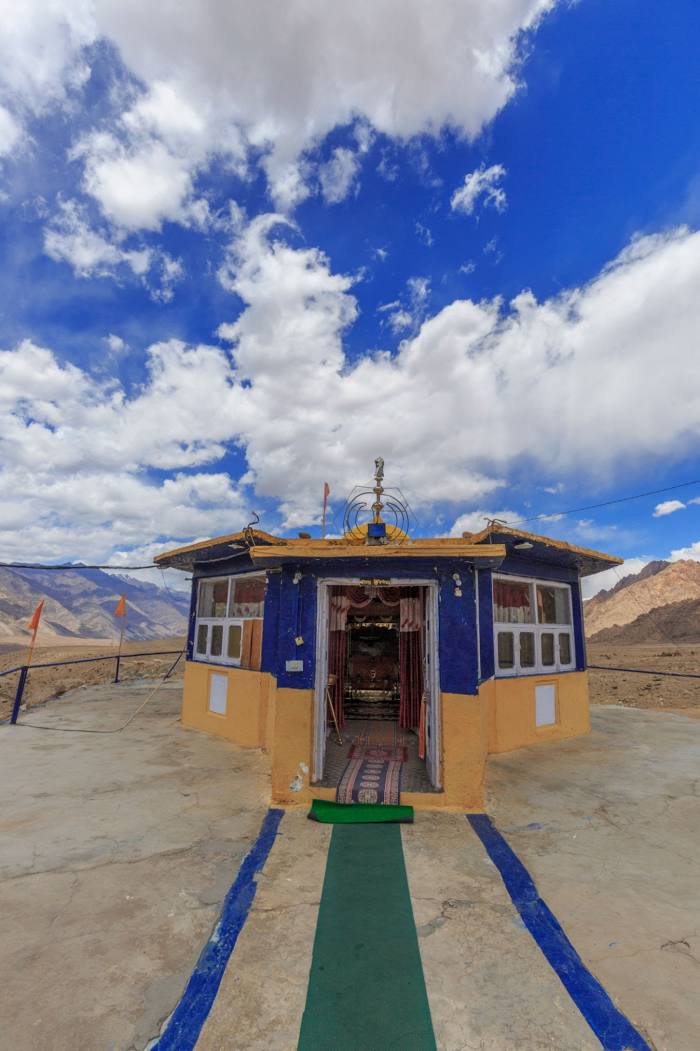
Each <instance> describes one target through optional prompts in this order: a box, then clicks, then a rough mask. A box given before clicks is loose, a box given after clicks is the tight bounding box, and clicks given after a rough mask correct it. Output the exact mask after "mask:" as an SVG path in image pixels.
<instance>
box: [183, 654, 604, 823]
mask: <svg viewBox="0 0 700 1051" xmlns="http://www.w3.org/2000/svg"><path fill="white" fill-rule="evenodd" d="M212 674H220V675H226V676H227V678H228V696H227V713H226V715H225V716H222V715H216V714H214V713H212V712H210V711H209V710H208V701H209V680H210V677H211V675H212ZM541 683H554V684H555V685H556V687H557V700H556V705H557V722H556V724H554V725H553V726H546V727H537V726H535V686H537V685H538V684H541ZM441 702H442V742H441V749H442V781H443V791H442V792H439V793H433V792H425V793H420V792H403V793H402V800H403V801H404V802H405V803H408V804H411V805H413V806H415V807H416V808H417V809H418V810H453V811H480V810H482V809H483V805H484V800H483V785H484V773H485V766H486V756H487V754H488V753H489V752H509V751H512V750H513V749H515V748H521V747H523V746H524V745H529V744H534V743H535V742H537V741H554V740H562V739H564V738H567V737H575V736H577V735H579V734H584V733H587V732H588V731H589V730H590V721H589V712H588V680H587V676H586V673H585V672H571V673H569V674H565V675H542V676H539V675H537V676H531V677H523V678H514V679H491V680H489V681H488V682H486V683H482V684H481V686H480V688H479V694H478V696H470V695H467V694H457V693H443V694H442V695H441ZM313 718H314V692H313V690H295V689H278V688H277V686H276V682H275V679H274V678H273V676H271V675H269V674H267V673H263V672H256V671H248V670H245V669H242V668H228V667H222V666H216V665H211V664H200V663H198V662H194V661H188V662H187V663H186V665H185V682H184V691H183V705H182V721H183V723H184V724H185V725H186V726H192V727H194V728H196V729H198V730H205V731H206V732H207V733H212V734H216V735H217V736H219V737H224V738H226V739H227V740H229V741H233V742H235V743H236V744H238V745H243V746H244V747H248V748H256V747H260V748H265V749H266V750H267V751H268V752H269V753H270V756H271V767H272V784H271V801H272V802H273V803H275V804H282V805H287V806H293V805H295V804H301V805H304V806H307V805H308V804H309V802H310V801H311V800H312V799H314V798H320V799H333V798H335V789H334V788H315V787H312V786H311V784H310V771H311V767H312V748H313ZM302 763H303V764H305V765H306V767H308V771H307V772H304V771H302V770H301V769H300V764H302ZM299 775H300V776H301V781H302V784H301V788H300V790H298V791H297V790H295V788H293V787H292V785H293V784H294V782H295V779H296V778H297V776H299Z"/></svg>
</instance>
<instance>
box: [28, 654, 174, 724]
mask: <svg viewBox="0 0 700 1051" xmlns="http://www.w3.org/2000/svg"><path fill="white" fill-rule="evenodd" d="M186 649H187V644H185V645H184V646H183V648H182V650H181V652H180V654H179V655H178V658H177V660H176V661H175V663H174V664H173V665H172V666H171V667H170V668H168V670H167V672H166V673H165V675H164V676H163V677H162V679H159V680H158V682H157V683H156V685H155V686H154V687H153V689H152V690H151V692H150V693H149V694H148V696H147V697H146V699H145V701H143V702H142V703H141V704H140V705H139V706H138V708H137V709H136V711H135V712H133V713H132V714H131V715H130V716H129V718H128V719H127V720H126V722H125V723H122V725H121V726H115V727H113V728H112V729H111V730H95V729H91V728H89V727H83V726H45V725H42V724H41V723H26V722H24V720H22V722H21V723H18V725H19V726H29V727H30V728H31V729H32V730H56V731H57V732H60V733H73V734H118V733H121V732H122V730H126V728H127V726H129V725H130V723H133V721H134V719H135V718H136V716H137V715H138V714H139V712H142V711H143V709H144V708H145V707H146V705H147V704H148V702H149V701H150V700H151V698H153V697H155V695H156V693H157V692H158V690H159V689H160V688H161V686H162V685H163V683H164V682H166V680H167V679H169V678H170V676H171V675H172V673H173V672H174V671H175V668H176V667H177V665H178V663H179V662H180V660H181V658H182V656H183V654H184V653H185V651H186Z"/></svg>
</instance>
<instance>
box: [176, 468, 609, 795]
mask: <svg viewBox="0 0 700 1051" xmlns="http://www.w3.org/2000/svg"><path fill="white" fill-rule="evenodd" d="M376 469H377V474H376V476H375V485H374V486H373V487H372V488H370V489H368V490H366V491H365V494H364V495H366V497H367V499H365V500H363V493H362V492H361V493H360V494H359V495H358V494H356V495H355V497H353V499H352V500H351V501H349V504H348V509H347V512H346V521H345V526H346V528H345V532H344V535H343V536H342V537H340V538H339V539H311V538H308V537H306V536H303V537H299V538H290V537H278V536H272V535H271V534H269V533H266V532H263V531H262V530H258V529H253V528H251V527H248V528H247V529H245V530H243V531H241V532H237V533H233V534H231V535H229V536H221V537H215V538H214V539H212V540H206V541H202V542H199V543H195V544H189V545H187V546H186V547H181V548H178V549H176V550H173V551H168V552H166V553H164V554H162V555H159V556H157V558H156V562H157V564H158V565H160V566H163V567H173V568H176V569H182V570H186V571H189V572H191V573H192V603H191V610H190V620H189V633H188V639H187V660H186V665H185V679H184V693H183V706H182V720H183V723H184V724H185V725H187V726H191V727H195V728H197V729H199V730H204V731H206V732H208V733H212V734H216V735H217V736H220V737H224V738H226V739H228V740H230V741H234V742H236V743H237V744H239V745H243V746H247V747H252V748H262V749H264V751H265V752H266V753H267V754H268V756H269V759H270V768H271V802H272V803H274V804H291V803H298V802H305V803H306V802H309V801H310V800H311V799H313V798H325V799H336V798H339V799H340V800H341V801H350V799H351V798H352V799H353V800H355V801H357V800H358V799H359V801H363V800H364V799H365V798H366V799H367V801H370V800H371V799H372V798H373V796H372V791H371V789H367V787H366V785H365V788H364V789H362V791H363V792H364V793H365V795H364V796H363V795H362V792H361V793H360V795H359V796H358V795H357V794H356V793H355V794H354V795H348V798H347V800H345V799H344V797H342V796H341V792H344V791H346V790H347V792H348V793H351V792H352V791H353V777H354V774H353V775H352V776H351V774H352V770H353V762H352V760H353V754H354V750H356V749H357V747H358V743H359V744H363V745H365V746H372V745H377V746H378V747H380V753H378V754H383V753H381V748H384V749H385V750H387V749H388V751H387V752H386V754H387V755H389V757H390V758H392V757H393V758H396V757H397V756H399V757H400V758H401V760H402V762H401V766H400V778H399V788H400V793H401V801H402V802H405V803H410V804H413V805H414V806H415V807H417V808H422V809H452V810H462V811H464V810H467V811H469V810H481V809H482V808H483V784H484V772H485V765H486V757H487V755H488V754H489V753H494V752H507V751H510V750H512V749H515V748H520V747H522V746H524V745H531V744H535V743H537V742H548V741H558V740H562V739H564V738H568V737H575V736H577V735H579V734H585V733H587V732H588V730H589V711H588V683H587V675H586V648H585V638H584V628H583V611H582V602H581V586H580V585H581V578H582V577H584V576H587V575H589V574H592V573H598V572H600V571H601V570H603V569H607V568H609V567H610V566H612V565H618V564H620V563H621V561H622V560H621V559H618V558H615V557H613V556H611V555H605V554H601V553H599V552H596V551H589V550H587V549H585V548H581V547H576V546H574V545H572V544H568V543H565V542H562V541H558V540H552V539H548V538H547V537H543V536H538V535H535V534H533V533H527V532H524V531H522V530H519V529H515V528H512V527H510V526H508V525H505V524H502V523H498V522H493V523H489V525H488V527H487V528H485V529H484V530H483V531H481V532H479V533H475V534H464V535H463V536H462V537H461V538H458V539H454V538H414V537H412V536H411V535H410V530H409V529H407V528H406V521H405V520H404V519H403V518H402V508H403V504H402V501H401V499H400V497H399V496H397V495H396V491H392V490H387V489H385V488H384V486H383V462H382V461H381V460H378V461H377V464H376ZM372 497H373V498H374V502H373V503H372V504H371V505H370V504H369V499H370V498H372ZM363 510H366V512H367V514H366V515H365V518H366V519H367V521H364V522H363V521H361V519H362V517H363V516H362V513H361V512H362V511H363ZM389 519H393V521H389ZM365 753H366V748H365ZM389 765H391V766H395V765H396V764H389ZM374 772H375V771H374V770H372V769H370V771H369V773H370V774H374ZM397 778H398V774H397ZM371 783H372V778H370V784H371ZM363 784H364V782H363ZM368 793H369V794H368ZM379 801H381V799H380V800H379Z"/></svg>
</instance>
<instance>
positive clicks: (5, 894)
mask: <svg viewBox="0 0 700 1051" xmlns="http://www.w3.org/2000/svg"><path fill="white" fill-rule="evenodd" d="M150 689H151V686H150V685H149V686H143V685H142V686H139V685H134V684H131V683H129V684H128V685H127V686H118V687H114V686H104V687H88V688H85V689H81V690H77V691H74V692H73V693H72V694H70V695H68V694H66V695H65V696H64V697H63V698H61V699H60V700H59V701H55V702H51V703H49V704H47V705H45V706H42V707H40V708H35V709H33V710H32V711H31V712H29V713H27V714H26V715H23V716H22V718H25V719H26V721H27V722H33V723H45V724H47V725H51V726H59V725H61V726H73V727H83V728H87V727H99V728H101V729H106V728H109V727H113V726H118V725H120V724H121V723H122V722H123V721H124V720H125V719H126V718H127V717H128V716H129V715H130V714H131V712H133V711H134V710H135V709H136V708H137V707H138V705H139V704H140V703H141V701H142V700H143V699H144V698H145V696H146V693H147V692H148V691H149V690H150ZM181 693H182V686H181V684H172V685H168V686H166V687H164V688H163V689H162V690H161V691H159V692H158V694H156V696H155V697H154V698H153V700H152V701H150V702H149V704H148V705H147V706H146V708H145V709H144V711H143V712H142V713H141V714H140V715H139V716H138V717H137V718H136V719H135V721H134V722H133V723H132V724H131V725H130V726H129V727H128V728H127V729H126V730H125V731H124V732H123V733H119V734H114V735H99V736H98V735H95V734H83V733H61V732H55V731H50V730H36V729H30V728H29V727H26V726H24V727H23V726H21V725H19V726H17V727H10V726H1V727H0V786H1V792H2V811H1V820H0V831H1V832H2V853H1V858H0V989H2V1027H1V1029H0V1047H2V1048H3V1049H5V1048H7V1049H8V1051H9V1049H12V1051H34V1049H36V1048H41V1049H42V1051H78V1049H80V1051H83V1049H85V1051H92V1049H99V1051H128V1049H130V1048H137V1049H141V1048H144V1047H145V1046H146V1045H147V1044H148V1042H149V1041H150V1039H151V1038H153V1037H154V1036H156V1035H157V1034H158V1032H159V1030H160V1027H161V1024H162V1022H163V1020H164V1019H165V1018H166V1017H167V1016H168V1015H169V1014H170V1012H171V1011H172V1010H173V1008H174V1006H175V1005H176V1003H177V1001H178V999H179V997H180V994H181V992H182V990H183V988H184V985H185V983H186V981H187V979H188V977H189V975H190V973H191V970H192V967H193V965H194V963H195V962H196V960H197V957H198V956H199V953H200V951H201V948H202V945H203V944H204V942H205V941H206V939H207V938H208V937H209V934H210V933H211V930H212V928H213V926H214V924H215V923H216V920H217V918H218V915H219V911H220V906H221V902H222V900H223V897H224V895H225V893H226V891H227V890H228V888H229V886H230V884H231V883H232V882H233V880H234V878H235V875H236V872H237V869H238V866H239V864H240V861H241V859H242V857H243V855H244V854H245V853H246V851H247V850H248V848H249V845H250V843H251V842H252V841H253V840H254V839H255V838H256V836H257V834H258V831H259V829H260V824H261V821H262V818H263V816H264V813H265V810H266V807H267V803H266V793H267V779H266V775H265V770H266V762H265V759H264V757H263V756H262V755H261V754H260V753H259V752H255V751H243V750H242V749H238V748H236V747H235V746H233V745H230V744H228V743H227V742H225V741H220V740H218V739H215V738H212V737H208V736H206V735H204V734H201V733H197V732H196V731H193V730H187V729H184V728H183V727H182V726H181V725H180V724H179V722H178V715H179V711H180V702H181Z"/></svg>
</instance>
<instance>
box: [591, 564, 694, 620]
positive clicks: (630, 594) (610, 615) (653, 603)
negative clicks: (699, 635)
mask: <svg viewBox="0 0 700 1051" xmlns="http://www.w3.org/2000/svg"><path fill="white" fill-rule="evenodd" d="M693 599H700V562H696V561H694V560H693V559H686V560H683V561H680V562H650V563H649V565H648V566H645V567H644V569H643V570H642V571H641V572H640V573H636V574H634V575H632V576H629V577H625V578H624V579H623V580H621V581H620V583H619V584H617V585H616V586H615V587H614V588H611V589H610V590H609V591H601V592H599V593H598V594H597V595H596V596H595V597H594V598H592V599H589V601H588V602H586V603H585V604H584V612H585V619H586V635H587V636H589V638H590V637H593V636H596V635H597V634H598V632H601V631H604V630H606V629H607V628H613V627H615V626H618V627H622V626H624V625H626V624H631V623H632V622H633V621H635V620H636V619H637V618H638V617H641V616H643V615H644V614H646V613H649V612H650V611H652V610H657V609H659V608H660V607H663V606H670V605H672V604H676V603H679V602H686V601H689V600H693Z"/></svg>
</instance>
